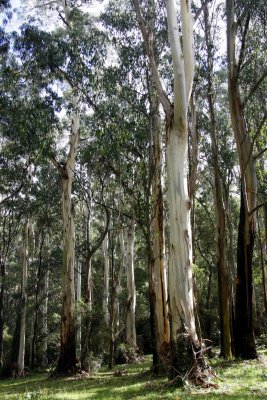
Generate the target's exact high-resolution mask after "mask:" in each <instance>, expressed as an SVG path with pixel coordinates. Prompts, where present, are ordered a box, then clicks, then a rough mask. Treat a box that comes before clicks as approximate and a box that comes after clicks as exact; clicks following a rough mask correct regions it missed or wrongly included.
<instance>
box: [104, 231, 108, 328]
mask: <svg viewBox="0 0 267 400" xmlns="http://www.w3.org/2000/svg"><path fill="white" fill-rule="evenodd" d="M102 253H103V259H104V276H103V305H102V307H103V314H104V321H105V325H106V327H107V328H108V326H109V309H108V305H109V254H108V234H107V235H106V236H105V238H104V240H103V243H102Z"/></svg>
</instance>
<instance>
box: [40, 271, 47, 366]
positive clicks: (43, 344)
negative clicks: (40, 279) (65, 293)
mask: <svg viewBox="0 0 267 400" xmlns="http://www.w3.org/2000/svg"><path fill="white" fill-rule="evenodd" d="M48 295H49V268H48V267H47V269H46V271H45V274H44V292H43V302H42V329H41V337H42V342H41V355H42V366H43V367H46V366H47V364H48V359H47V336H48V325H47V319H48Z"/></svg>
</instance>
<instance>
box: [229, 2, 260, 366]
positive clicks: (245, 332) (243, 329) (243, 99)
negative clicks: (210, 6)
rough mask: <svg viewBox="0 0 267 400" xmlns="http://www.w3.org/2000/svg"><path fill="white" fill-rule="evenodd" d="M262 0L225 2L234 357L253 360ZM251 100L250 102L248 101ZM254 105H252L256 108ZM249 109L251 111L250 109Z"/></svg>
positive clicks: (254, 349) (254, 350) (255, 353)
mask: <svg viewBox="0 0 267 400" xmlns="http://www.w3.org/2000/svg"><path fill="white" fill-rule="evenodd" d="M264 9H265V6H264V2H262V1H258V2H256V3H255V2H253V3H252V2H248V3H245V2H243V1H238V2H236V3H234V2H233V1H232V0H227V1H226V11H227V60H228V93H229V105H230V113H231V121H232V127H233V131H234V136H235V141H236V146H237V153H238V158H239V166H240V185H241V195H240V197H241V205H240V217H239V228H238V247H237V280H236V304H235V343H234V345H235V355H236V356H237V357H241V358H245V359H250V358H255V357H256V356H257V352H256V345H255V338H254V322H253V305H252V303H253V279H252V270H253V268H252V266H253V251H254V240H255V233H256V226H257V223H256V222H257V221H256V212H255V211H256V210H257V208H258V204H257V176H256V175H257V174H256V172H257V159H258V157H259V156H260V155H262V154H263V152H264V149H261V151H260V153H258V154H256V153H255V143H256V142H257V141H258V139H259V137H260V136H262V134H263V131H264V126H266V110H265V108H264V106H263V104H261V101H260V100H259V99H260V98H262V97H261V95H262V92H263V91H264V90H266V81H267V80H266V77H267V71H266V68H265V67H263V70H262V67H261V66H262V65H264V61H263V60H264V54H265V55H266V50H264V44H263V42H262V37H263V36H264V29H265V28H266V22H265V19H264V17H263V15H264ZM252 100H253V102H252ZM255 104H257V106H256V108H255ZM252 110H253V111H252Z"/></svg>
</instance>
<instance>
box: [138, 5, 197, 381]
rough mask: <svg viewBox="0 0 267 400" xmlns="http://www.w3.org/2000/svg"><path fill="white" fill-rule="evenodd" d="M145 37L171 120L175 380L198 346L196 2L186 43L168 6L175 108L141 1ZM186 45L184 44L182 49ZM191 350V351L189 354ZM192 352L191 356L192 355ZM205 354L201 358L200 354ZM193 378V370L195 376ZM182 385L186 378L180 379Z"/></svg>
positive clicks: (186, 22)
mask: <svg viewBox="0 0 267 400" xmlns="http://www.w3.org/2000/svg"><path fill="white" fill-rule="evenodd" d="M132 2H133V5H134V7H135V11H136V14H137V18H138V22H139V26H140V29H141V32H142V35H143V39H144V44H145V48H146V51H147V55H148V58H149V62H150V68H151V72H152V76H153V80H154V83H155V86H156V89H157V93H158V96H159V100H160V102H161V104H162V106H163V109H164V112H165V115H166V142H167V143H166V157H167V180H168V203H169V220H170V242H169V285H168V287H169V310H170V311H169V314H170V351H171V359H172V360H171V375H172V376H174V375H178V374H181V375H183V374H184V373H185V372H186V371H187V370H188V369H190V366H191V365H192V362H193V360H194V352H193V351H192V344H193V343H194V344H196V343H197V341H198V335H197V331H196V325H195V316H194V295H193V272H192V237H191V222H190V207H191V205H190V204H191V203H190V200H189V196H188V182H187V174H188V125H187V111H188V105H189V99H190V96H191V90H192V83H193V76H194V46H193V21H192V15H191V1H190V0H181V1H180V11H181V21H182V38H181V37H180V35H179V27H178V23H177V10H176V2H175V0H167V1H166V10H167V22H168V33H169V41H170V47H171V54H172V61H173V75H174V104H173V105H172V104H171V102H170V100H169V99H168V97H167V95H166V93H165V92H164V89H163V87H162V83H161V81H160V78H159V72H158V69H157V64H156V59H155V55H154V49H153V42H152V40H153V35H151V34H150V33H149V32H148V30H147V28H146V26H145V23H144V20H143V18H142V15H141V12H140V7H139V2H138V0H132ZM181 40H182V44H181ZM185 349H187V350H185ZM190 350H191V353H190ZM198 354H201V353H198ZM191 372H192V373H193V371H191ZM181 383H182V379H181Z"/></svg>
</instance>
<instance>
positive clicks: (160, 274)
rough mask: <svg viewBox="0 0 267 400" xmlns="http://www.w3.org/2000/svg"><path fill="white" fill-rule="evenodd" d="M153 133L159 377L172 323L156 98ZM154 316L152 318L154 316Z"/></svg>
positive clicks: (156, 363)
mask: <svg viewBox="0 0 267 400" xmlns="http://www.w3.org/2000/svg"><path fill="white" fill-rule="evenodd" d="M151 130H152V157H151V158H152V160H151V173H152V197H151V205H152V210H151V214H152V221H151V241H152V247H151V252H152V253H151V257H150V262H151V266H150V268H149V274H150V275H151V278H150V279H149V282H150V286H151V287H150V302H153V305H152V309H153V314H154V319H155V321H154V335H155V349H154V351H155V352H156V354H155V355H154V357H153V359H154V362H153V369H154V371H155V372H156V373H159V372H160V371H161V370H162V368H165V367H164V366H163V365H162V363H163V361H164V358H166V357H167V354H166V353H167V351H168V344H169V341H170V338H169V320H168V307H167V277H166V262H165V246H164V244H165V243H164V226H163V225H164V222H163V221H164V215H163V190H162V162H163V161H162V148H161V146H162V138H161V119H160V115H159V104H158V99H157V97H156V94H154V95H153V94H152V99H151ZM153 314H152V315H153Z"/></svg>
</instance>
